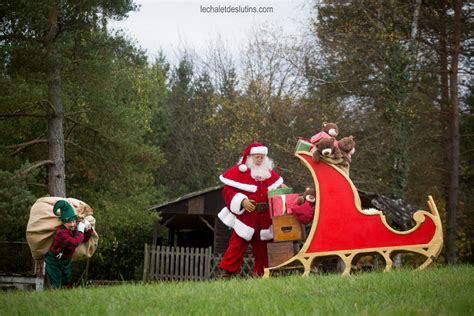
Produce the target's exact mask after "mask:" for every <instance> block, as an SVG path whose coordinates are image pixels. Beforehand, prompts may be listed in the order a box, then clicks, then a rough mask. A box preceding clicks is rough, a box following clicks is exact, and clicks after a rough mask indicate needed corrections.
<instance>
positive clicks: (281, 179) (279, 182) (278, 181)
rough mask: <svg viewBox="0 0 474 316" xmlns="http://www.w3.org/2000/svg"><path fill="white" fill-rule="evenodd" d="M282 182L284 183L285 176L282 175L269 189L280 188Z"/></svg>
mask: <svg viewBox="0 0 474 316" xmlns="http://www.w3.org/2000/svg"><path fill="white" fill-rule="evenodd" d="M282 184H283V178H282V177H280V178H278V180H276V181H275V182H273V184H272V185H270V186H269V187H268V190H269V191H270V190H275V189H276V188H278V187H279V186H280V185H282Z"/></svg>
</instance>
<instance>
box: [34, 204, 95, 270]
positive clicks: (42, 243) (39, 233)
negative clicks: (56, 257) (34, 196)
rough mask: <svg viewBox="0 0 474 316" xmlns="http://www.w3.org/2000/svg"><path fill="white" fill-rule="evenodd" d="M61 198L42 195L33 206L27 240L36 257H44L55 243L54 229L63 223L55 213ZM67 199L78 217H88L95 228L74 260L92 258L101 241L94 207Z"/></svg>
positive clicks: (79, 247)
mask: <svg viewBox="0 0 474 316" xmlns="http://www.w3.org/2000/svg"><path fill="white" fill-rule="evenodd" d="M60 199H63V198H60V197H42V198H40V199H38V200H37V201H36V202H35V204H33V206H32V207H31V210H30V218H29V220H28V225H27V227H26V240H27V242H28V245H29V246H30V250H31V254H32V256H33V258H34V259H37V260H38V259H43V257H44V256H45V254H46V253H47V252H48V250H49V247H50V246H51V244H52V243H53V238H54V231H55V230H56V228H57V227H58V226H60V225H62V223H61V220H60V219H59V217H58V216H56V215H54V213H53V207H54V204H55V203H56V202H57V201H58V200H60ZM66 200H67V201H68V202H69V204H71V206H72V207H73V208H74V210H75V211H76V214H77V217H78V218H79V219H80V220H82V219H84V218H85V219H87V220H88V221H89V222H90V223H91V224H92V227H93V228H94V232H93V234H92V236H91V238H90V239H89V240H88V241H87V242H86V243H82V244H80V245H79V246H78V247H77V248H76V251H75V252H74V255H73V256H72V260H73V261H77V260H83V259H85V258H90V257H92V255H93V254H94V252H95V250H96V249H97V244H98V241H99V235H98V234H97V232H96V230H95V218H94V217H93V216H92V214H93V211H92V208H91V207H90V206H89V205H87V204H86V203H84V202H82V201H80V200H77V199H74V198H67V199H66Z"/></svg>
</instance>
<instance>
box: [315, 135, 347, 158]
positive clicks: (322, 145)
mask: <svg viewBox="0 0 474 316" xmlns="http://www.w3.org/2000/svg"><path fill="white" fill-rule="evenodd" d="M335 142H336V139H335V138H334V137H326V138H321V139H320V140H319V141H318V142H317V143H316V145H315V147H314V149H313V160H314V161H316V162H318V161H319V160H320V159H321V157H325V158H331V159H340V158H341V151H340V150H339V148H338V147H337V146H336V144H335Z"/></svg>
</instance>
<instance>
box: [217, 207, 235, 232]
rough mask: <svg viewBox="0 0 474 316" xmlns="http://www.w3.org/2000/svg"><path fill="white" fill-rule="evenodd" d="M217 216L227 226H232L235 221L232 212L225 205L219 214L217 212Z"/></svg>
mask: <svg viewBox="0 0 474 316" xmlns="http://www.w3.org/2000/svg"><path fill="white" fill-rule="evenodd" d="M217 217H219V219H220V220H221V221H222V222H223V223H224V224H225V225H226V226H229V227H233V226H234V223H235V215H234V214H232V212H231V211H230V210H229V209H228V208H227V206H226V207H224V208H223V209H222V210H221V211H220V212H219V214H217Z"/></svg>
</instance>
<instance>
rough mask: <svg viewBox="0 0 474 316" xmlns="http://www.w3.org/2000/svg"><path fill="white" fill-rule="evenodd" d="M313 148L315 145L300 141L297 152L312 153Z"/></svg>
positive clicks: (297, 144)
mask: <svg viewBox="0 0 474 316" xmlns="http://www.w3.org/2000/svg"><path fill="white" fill-rule="evenodd" d="M313 147H314V146H313V144H311V143H310V142H309V141H307V140H303V139H299V140H298V142H297V143H296V149H295V152H299V151H306V152H311V149H312V148H313Z"/></svg>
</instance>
